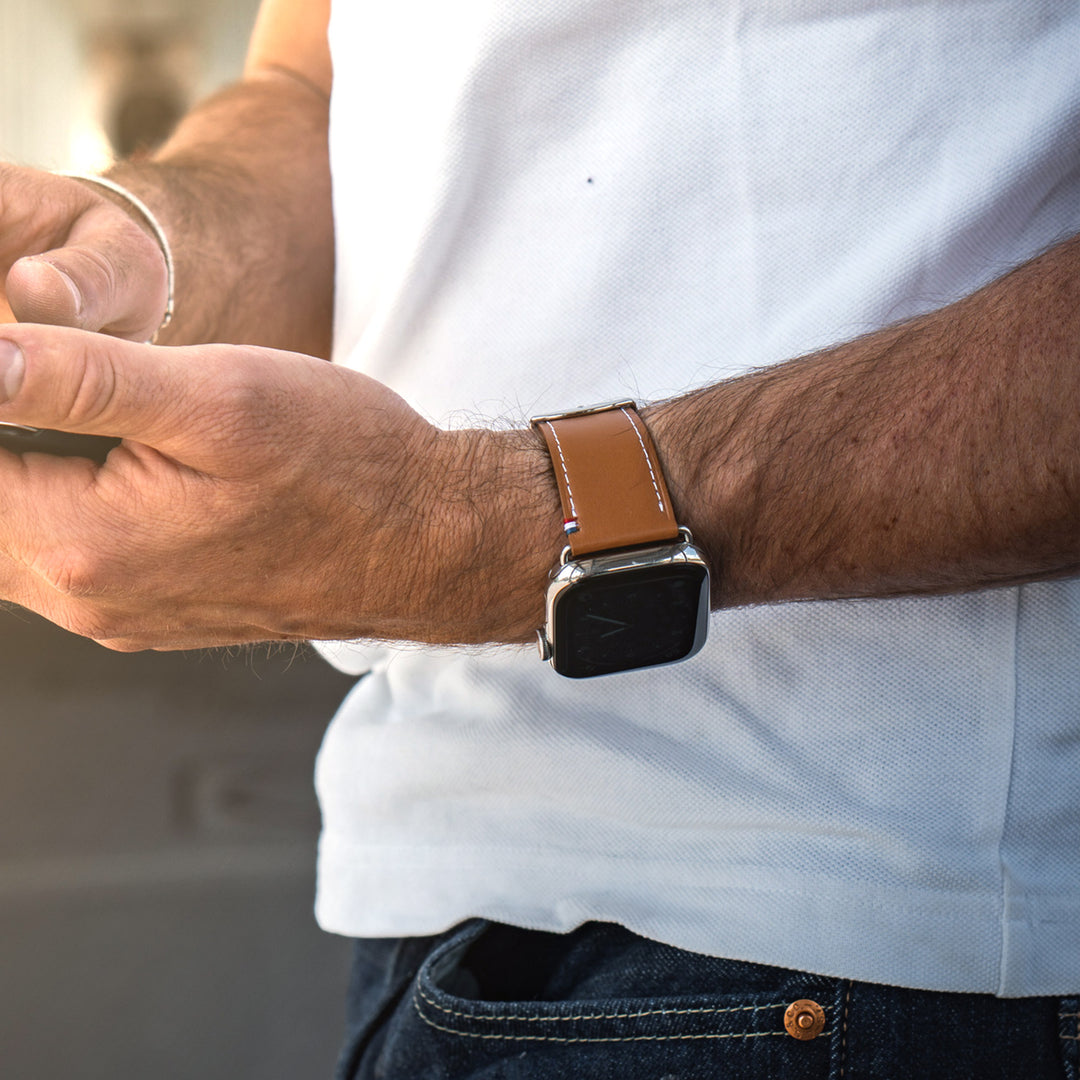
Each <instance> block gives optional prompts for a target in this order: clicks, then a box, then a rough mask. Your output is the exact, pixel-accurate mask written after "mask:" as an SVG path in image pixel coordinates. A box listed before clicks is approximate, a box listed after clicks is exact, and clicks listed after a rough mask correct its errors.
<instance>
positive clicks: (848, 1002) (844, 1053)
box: [840, 982, 851, 1080]
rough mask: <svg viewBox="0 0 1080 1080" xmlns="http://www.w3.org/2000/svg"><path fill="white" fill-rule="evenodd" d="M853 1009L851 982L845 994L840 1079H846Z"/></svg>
mask: <svg viewBox="0 0 1080 1080" xmlns="http://www.w3.org/2000/svg"><path fill="white" fill-rule="evenodd" d="M850 1010H851V983H850V982H849V983H848V984H847V993H846V994H845V995H844V1018H843V1020H842V1021H841V1025H840V1031H841V1036H840V1080H844V1071H845V1070H846V1069H847V1029H848V1013H849V1012H850Z"/></svg>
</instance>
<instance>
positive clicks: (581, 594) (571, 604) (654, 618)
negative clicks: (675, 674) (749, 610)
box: [552, 563, 708, 679]
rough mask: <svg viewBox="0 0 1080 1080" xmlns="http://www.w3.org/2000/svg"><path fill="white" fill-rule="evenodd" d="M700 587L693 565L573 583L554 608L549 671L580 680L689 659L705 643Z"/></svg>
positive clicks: (704, 578)
mask: <svg viewBox="0 0 1080 1080" xmlns="http://www.w3.org/2000/svg"><path fill="white" fill-rule="evenodd" d="M707 582H708V572H707V571H706V570H705V568H704V567H703V566H701V565H700V564H697V563H669V564H666V565H662V566H646V567H638V568H635V569H631V570H625V571H620V572H618V573H609V574H599V575H596V576H594V577H588V576H587V577H582V578H580V579H578V580H577V581H575V582H574V583H573V584H572V585H571V586H570V587H569V588H567V589H566V590H565V591H564V592H563V593H562V594H561V595H560V596H559V598H558V602H557V604H556V605H555V611H554V626H553V628H552V629H553V631H554V633H553V635H552V637H553V638H554V650H555V655H554V660H555V668H556V670H557V671H559V672H560V673H561V674H563V675H569V676H570V677H571V678H578V679H580V678H585V677H587V676H590V675H608V674H610V673H611V672H614V671H627V670H629V669H631V668H639V667H651V666H653V665H656V664H670V663H673V662H674V661H676V660H682V659H684V658H685V657H687V656H690V655H692V654H693V653H694V652H696V651H697V650H698V649H699V648H700V647H701V644H702V641H703V640H704V622H705V620H704V613H705V612H707V611H708V595H707V590H708V585H707Z"/></svg>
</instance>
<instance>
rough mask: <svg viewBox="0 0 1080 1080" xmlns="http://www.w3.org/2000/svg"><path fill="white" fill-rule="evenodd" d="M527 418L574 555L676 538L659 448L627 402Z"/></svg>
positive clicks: (676, 526)
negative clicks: (544, 450)
mask: <svg viewBox="0 0 1080 1080" xmlns="http://www.w3.org/2000/svg"><path fill="white" fill-rule="evenodd" d="M532 422H533V424H534V425H535V426H536V427H537V428H538V429H539V430H540V433H541V434H542V435H543V436H544V440H545V441H546V442H547V447H548V450H549V451H550V453H551V461H552V464H553V465H554V468H555V478H556V480H557V481H558V484H559V495H560V497H561V498H562V505H563V517H564V519H565V523H564V525H563V528H564V529H565V530H566V535H567V540H568V542H569V544H570V551H571V554H572V555H573V556H574V557H575V558H576V557H578V556H581V555H589V554H592V553H593V552H597V551H608V550H610V549H611V548H622V547H633V546H635V545H639V544H656V543H662V542H664V541H665V540H674V539H676V538H677V537H678V535H679V526H678V525H677V524H676V522H675V514H674V511H673V510H672V508H671V498H670V497H669V495H668V490H667V484H665V483H664V474H663V472H662V470H661V468H660V462H659V460H658V459H657V456H656V447H655V446H654V445H653V441H652V439H651V438H650V437H649V432H648V429H647V428H646V427H645V424H644V423H643V422H642V419H641V417H640V416H638V414H637V409H636V407H635V405H634V403H633V402H632V401H620V402H617V403H616V404H614V405H604V406H600V407H598V408H597V409H588V410H581V411H580V412H574V413H566V414H564V415H562V416H540V417H535V418H534V419H533V421H532Z"/></svg>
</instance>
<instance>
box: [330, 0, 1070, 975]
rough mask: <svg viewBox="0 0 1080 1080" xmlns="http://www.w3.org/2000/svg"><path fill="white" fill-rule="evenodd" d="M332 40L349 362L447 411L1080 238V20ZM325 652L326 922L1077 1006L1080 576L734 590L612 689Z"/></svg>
mask: <svg viewBox="0 0 1080 1080" xmlns="http://www.w3.org/2000/svg"><path fill="white" fill-rule="evenodd" d="M330 38H331V47H332V51H333V57H334V71H335V82H334V93H333V99H332V106H331V161H332V169H333V178H334V199H335V217H336V228H337V243H338V278H337V289H338V296H337V315H336V339H335V350H336V352H335V359H336V360H337V361H338V362H341V363H345V364H348V365H350V366H353V367H355V368H358V369H360V370H363V371H365V372H366V373H368V374H370V375H373V376H374V377H376V378H378V379H381V380H383V381H385V382H387V383H389V384H390V385H391V386H393V387H394V388H395V389H396V390H398V392H399V393H401V394H402V395H403V396H404V397H405V398H406V399H407V400H409V401H410V402H411V403H412V404H413V405H415V406H416V407H417V408H418V409H419V410H420V411H421V412H422V413H424V414H425V415H426V416H428V417H430V418H431V419H432V420H434V421H435V422H437V423H440V424H443V425H446V426H452V427H461V426H470V425H473V424H485V425H495V426H500V425H508V426H521V425H522V424H523V423H524V422H525V419H526V418H527V417H528V416H529V415H531V414H534V413H544V412H556V411H560V410H565V409H569V408H572V407H574V406H577V405H582V404H590V403H593V402H597V401H604V400H612V399H617V398H622V397H635V398H637V399H638V400H639V401H641V400H655V399H658V398H662V397H666V396H670V395H673V394H677V393H680V392H682V391H685V390H688V389H691V388H693V387H697V386H700V385H703V384H706V383H711V382H715V381H717V380H720V379H724V378H727V377H730V376H733V375H737V374H741V373H744V372H746V371H747V370H749V369H752V368H755V367H760V366H764V365H770V364H775V363H779V362H782V361H783V360H785V359H787V358H790V357H793V356H798V355H801V354H805V353H807V352H809V351H811V350H813V349H817V348H821V347H824V346H827V345H830V344H833V343H837V342H840V341H844V340H849V339H851V338H853V337H856V336H858V335H859V334H862V333H865V332H867V331H871V330H874V329H876V328H878V327H880V326H882V325H885V324H888V323H891V322H895V321H897V320H898V319H902V318H905V317H909V316H912V315H917V314H919V313H921V312H925V311H929V310H933V309H936V308H939V307H941V306H943V305H945V304H947V303H949V302H951V301H953V300H956V299H958V298H959V297H961V296H964V295H966V294H968V293H970V292H971V291H973V290H974V289H976V288H978V287H979V286H980V285H982V284H984V283H986V282H988V281H990V280H992V279H994V278H996V277H998V276H1000V275H1001V274H1002V273H1003V272H1005V271H1006V270H1008V269H1009V268H1011V267H1012V266H1014V265H1016V264H1017V263H1019V262H1021V261H1023V260H1024V259H1026V258H1029V257H1031V256H1032V255H1034V254H1036V253H1037V252H1039V251H1041V250H1043V249H1044V248H1045V247H1047V246H1048V245H1050V244H1051V243H1053V242H1054V241H1055V240H1058V239H1063V238H1064V237H1065V236H1068V235H1071V234H1072V233H1075V232H1076V231H1077V230H1078V229H1080V65H1078V64H1077V63H1076V56H1077V47H1078V44H1080V7H1078V6H1077V5H1066V4H1061V3H1055V2H1052V0H1013V2H1006V0H971V2H967V3H948V4H944V3H942V4H938V3H927V4H918V5H915V4H904V3H896V2H893V0H799V2H795V0H755V2H754V3H752V4H748V3H743V2H737V0H661V2H656V0H650V2H648V3H646V2H644V0H573V2H571V0H530V2H528V3H525V2H521V0H463V2H462V3H459V4H452V5H448V4H437V3H433V2H432V0H398V2H397V3H395V4H371V3H364V2H359V0H337V2H336V3H335V5H334V11H333V15H332V19H331V32H330ZM945 467H947V463H946V466H945ZM807 494H808V497H809V496H811V495H812V492H808V493H807ZM358 542H359V541H358ZM556 555H557V553H556V552H552V562H553V563H554V561H555V558H556ZM402 557H403V558H407V557H408V555H407V553H405V552H403V555H402ZM493 587H497V583H494V584H493ZM324 651H325V652H326V654H327V655H328V656H329V657H330V658H331V659H332V660H333V661H334V662H335V663H337V664H338V665H339V666H341V667H342V668H343V669H344V670H349V671H353V672H356V673H360V672H368V674H367V675H366V676H365V678H363V679H362V680H361V681H360V682H359V683H358V685H357V687H356V688H355V690H354V691H353V692H352V694H351V695H350V696H349V698H348V699H347V700H346V702H345V703H344V705H343V706H342V709H341V711H340V712H339V714H338V716H337V717H336V718H335V720H334V721H333V723H332V725H331V727H330V730H329V732H328V734H327V737H326V740H325V743H324V746H323V749H322V752H321V754H320V758H319V763H318V769H317V783H318V789H319V795H320V801H321V805H322V809H323V816H324V831H323V836H322V840H321V844H320V876H319V893H318V900H317V914H318V917H319V920H320V922H321V924H322V925H323V926H324V927H325V928H327V929H329V930H332V931H335V932H339V933H344V934H349V935H353V936H391V935H394V936H396V935H408V934H428V933H434V932H437V931H439V930H441V929H443V928H445V927H447V926H449V925H452V924H453V923H455V922H458V921H460V920H462V919H464V918H468V917H471V916H483V917H487V918H492V919H497V920H501V921H503V922H509V923H515V924H518V925H522V926H527V927H533V928H539V929H553V930H562V929H568V928H571V927H573V926H575V925H577V924H579V923H581V922H583V921H585V920H590V919H591V920H610V921H614V922H618V923H621V924H623V925H625V926H627V927H628V928H629V929H631V930H634V931H635V932H637V933H641V934H645V935H647V936H650V937H653V938H656V939H658V940H661V941H664V942H668V943H670V944H673V945H677V946H680V947H683V948H689V949H694V950H697V951H700V952H704V953H709V954H713V955H719V956H726V957H730V958H733V959H742V960H750V961H755V962H759V963H768V964H777V965H781V966H784V967H789V968H798V969H803V970H808V971H813V972H818V973H821V974H827V975H837V976H842V977H845V978H853V979H859V980H864V981H873V982H883V983H892V984H896V985H902V986H910V987H924V988H928V989H939V990H967V991H985V992H989V993H996V994H1001V995H1006V996H1014V995H1030V994H1065V993H1070V992H1071V993H1075V992H1076V991H1077V990H1078V989H1080V975H1078V972H1080V582H1077V581H1075V580H1070V581H1058V582H1047V583H1039V584H1032V585H1026V586H1022V587H1018V588H1011V589H1000V590H993V591H986V592H978V593H971V594H967V595H961V596H948V597H925V598H908V599H892V600H866V601H852V602H828V603H801V604H788V605H775V606H761V607H755V608H746V609H740V610H734V611H721V612H717V613H714V615H713V617H712V621H711V627H710V640H709V643H708V644H707V645H706V647H705V649H704V650H703V651H702V653H701V654H699V655H698V656H697V657H695V658H694V659H693V660H690V661H688V662H686V663H683V664H678V665H674V666H672V667H668V668H663V669H657V670H653V671H641V672H634V673H628V674H623V675H615V676H609V677H605V678H601V679H598V680H591V681H590V680H584V681H578V680H564V679H560V678H559V677H558V676H557V675H555V674H554V673H553V672H552V671H551V670H550V669H549V668H548V667H547V666H546V665H543V664H541V663H539V661H538V660H537V658H536V654H535V650H534V649H514V648H490V649H446V648H440V649H423V648H419V647H402V648H391V647H384V646H371V645H362V644H356V645H350V644H336V645H327V646H325V647H324Z"/></svg>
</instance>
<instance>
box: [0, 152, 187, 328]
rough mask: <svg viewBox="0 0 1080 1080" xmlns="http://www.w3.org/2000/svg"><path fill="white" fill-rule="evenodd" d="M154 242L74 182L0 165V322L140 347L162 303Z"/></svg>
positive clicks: (161, 269) (160, 263)
mask: <svg viewBox="0 0 1080 1080" xmlns="http://www.w3.org/2000/svg"><path fill="white" fill-rule="evenodd" d="M166 276H167V275H166V268H165V259H164V256H163V255H162V252H161V249H160V247H159V246H158V243H157V241H156V240H155V239H154V238H153V237H152V236H151V235H150V234H149V233H148V232H147V231H146V230H145V229H144V228H143V227H142V226H140V225H139V224H138V223H137V222H136V221H135V220H134V219H133V218H132V217H131V216H130V215H129V214H128V213H127V212H125V210H123V209H122V208H121V207H120V206H118V205H117V204H116V203H115V202H113V201H112V200H111V199H110V198H108V197H107V196H105V195H104V194H103V193H102V192H98V191H95V190H92V189H91V188H89V187H87V186H86V185H85V184H82V183H80V182H79V181H78V180H72V179H69V178H67V177H61V176H54V175H52V174H51V173H45V172H39V171H37V170H35V169H25V168H18V167H15V166H11V165H0V321H4V322H8V321H10V320H11V319H13V318H15V319H19V320H20V321H22V322H38V323H55V324H57V325H59V326H76V327H80V328H81V329H84V330H102V331H104V332H105V333H107V334H113V335H115V336H116V337H121V338H127V339H129V340H132V341H146V340H147V339H148V338H150V337H151V336H152V335H153V333H154V331H155V330H157V328H158V326H159V325H160V323H161V319H162V315H163V314H164V311H165V304H166V300H167V293H168V288H167V281H166Z"/></svg>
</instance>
